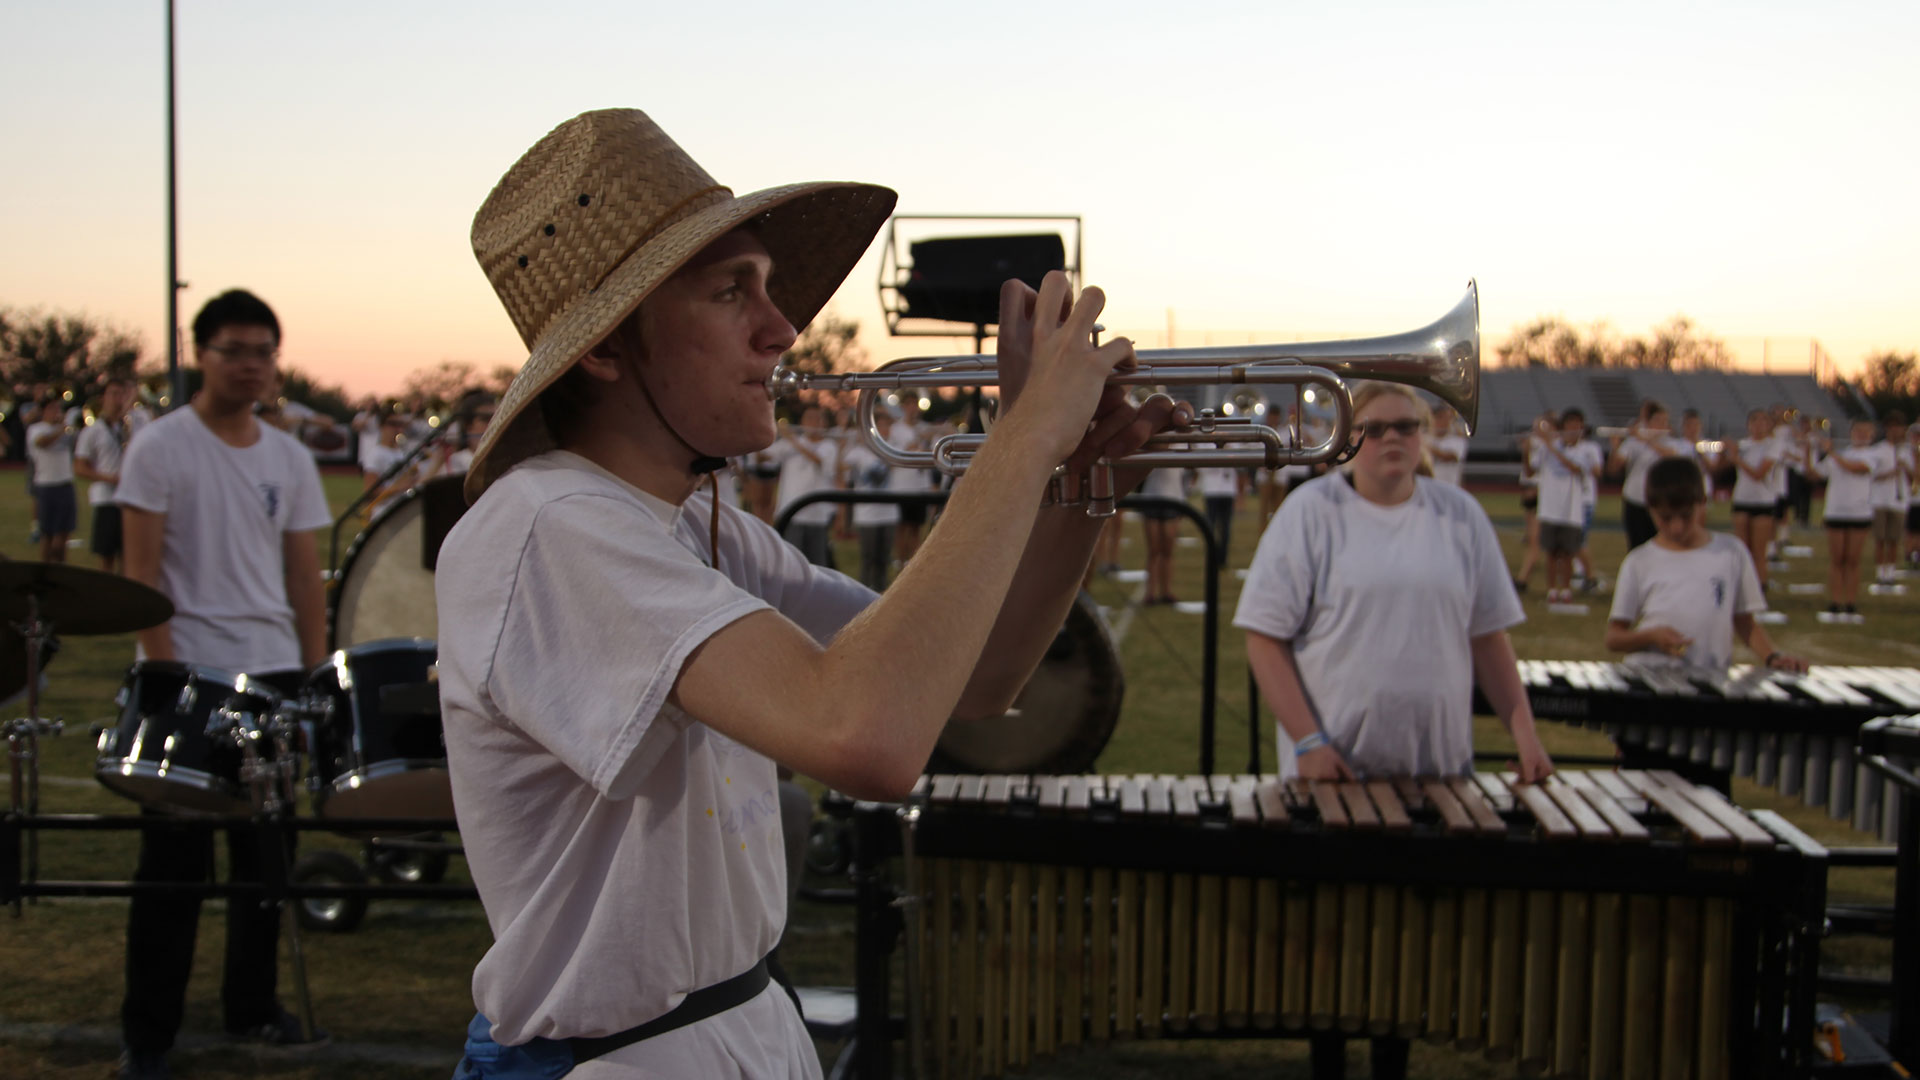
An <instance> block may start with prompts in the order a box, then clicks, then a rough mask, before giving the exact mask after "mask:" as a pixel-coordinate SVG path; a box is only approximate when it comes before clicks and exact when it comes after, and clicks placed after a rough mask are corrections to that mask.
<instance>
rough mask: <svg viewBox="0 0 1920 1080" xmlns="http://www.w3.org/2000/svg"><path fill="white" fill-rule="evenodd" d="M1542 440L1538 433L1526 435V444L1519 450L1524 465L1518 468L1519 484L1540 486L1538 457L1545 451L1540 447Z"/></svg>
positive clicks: (1531, 486) (1526, 486) (1532, 486)
mask: <svg viewBox="0 0 1920 1080" xmlns="http://www.w3.org/2000/svg"><path fill="white" fill-rule="evenodd" d="M1542 445H1543V440H1542V439H1541V438H1540V436H1538V435H1529V436H1527V444H1526V447H1525V448H1524V449H1522V450H1521V451H1520V455H1521V458H1522V459H1523V460H1524V462H1525V464H1526V467H1525V468H1523V469H1521V470H1520V486H1521V487H1523V488H1538V487H1539V486H1540V458H1541V456H1542V455H1544V454H1545V453H1546V451H1545V450H1543V449H1541V446H1542Z"/></svg>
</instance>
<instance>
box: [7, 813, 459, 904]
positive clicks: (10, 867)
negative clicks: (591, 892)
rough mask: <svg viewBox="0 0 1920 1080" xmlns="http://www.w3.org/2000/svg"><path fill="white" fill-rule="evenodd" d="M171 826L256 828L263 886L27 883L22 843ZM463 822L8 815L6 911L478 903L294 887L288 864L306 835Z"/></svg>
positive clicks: (446, 893) (412, 890)
mask: <svg viewBox="0 0 1920 1080" xmlns="http://www.w3.org/2000/svg"><path fill="white" fill-rule="evenodd" d="M160 826H164V827H166V828H187V829H199V830H214V829H230V828H234V827H236V826H246V827H251V828H252V829H253V830H254V831H255V835H256V836H257V837H258V839H259V844H260V850H261V851H262V852H263V853H266V854H267V857H265V858H263V859H262V860H261V880H259V881H241V882H233V881H227V882H220V881H90V880H76V881H58V880H54V881H37V880H23V878H22V875H21V872H20V864H21V856H22V848H23V845H22V839H23V836H24V834H25V833H26V832H27V831H28V830H33V831H36V832H38V831H105V832H112V831H137V830H140V829H147V828H154V827H160ZM456 828H457V825H456V823H455V822H452V821H443V820H438V819H429V818H353V819H344V818H296V817H286V816H273V815H257V816H254V817H251V818H240V817H167V816H161V815H153V814H6V815H0V904H14V905H16V911H17V910H18V908H17V905H18V904H19V903H20V901H21V900H22V899H23V898H34V897H42V896H134V895H142V894H154V893H192V894H194V895H197V896H200V897H203V898H204V897H213V896H223V897H226V896H263V897H264V898H266V899H267V900H270V901H287V900H310V899H311V900H319V899H340V898H352V899H364V900H477V899H479V897H480V894H479V892H478V891H477V890H476V889H475V888H474V887H473V886H471V885H440V884H435V885H427V884H414V885H399V884H392V885H390V884H377V883H372V882H368V883H365V884H358V885H348V884H318V883H308V884H294V883H293V881H292V880H291V877H292V873H293V865H292V862H291V860H289V859H288V858H287V857H286V853H287V852H289V851H291V850H292V840H293V838H294V836H295V835H297V834H299V833H302V832H328V833H344V834H350V835H351V834H360V833H367V832H379V833H390V834H395V835H400V834H406V833H417V832H427V831H446V832H452V831H454V830H455V829H456Z"/></svg>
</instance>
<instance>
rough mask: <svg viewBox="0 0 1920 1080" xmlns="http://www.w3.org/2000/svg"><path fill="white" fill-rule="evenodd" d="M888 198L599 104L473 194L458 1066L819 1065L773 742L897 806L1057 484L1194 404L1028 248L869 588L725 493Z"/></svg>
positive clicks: (462, 542)
mask: <svg viewBox="0 0 1920 1080" xmlns="http://www.w3.org/2000/svg"><path fill="white" fill-rule="evenodd" d="M893 205H894V194H893V192H891V191H888V190H886V189H885V188H879V187H875V186H872V185H866V184H852V183H838V182H824V183H812V184H791V185H787V186H783V187H778V188H768V189H765V190H761V191H756V192H751V193H748V194H744V195H738V196H736V195H735V194H734V193H733V192H732V191H731V190H730V189H728V188H726V187H724V186H721V185H720V184H718V183H717V182H716V181H715V180H714V178H713V177H712V176H710V175H709V174H708V173H707V172H706V171H705V170H704V169H702V168H700V166H699V164H698V163H697V162H695V161H694V160H693V159H692V158H691V157H689V156H688V155H687V154H686V153H685V152H684V151H683V150H681V149H680V147H679V146H678V145H676V144H675V143H674V142H673V140H672V139H671V138H669V137H668V136H667V134H666V133H665V132H664V131H661V130H660V128H659V127H658V126H657V125H655V124H654V123H653V121H652V120H651V119H649V118H648V117H647V116H646V115H645V114H644V113H641V112H639V111H638V110H633V109H604V110H596V111H593V112H588V113H583V114H581V115H580V116H578V117H575V118H574V119H572V120H569V121H567V122H566V123H564V124H561V125H560V126H559V127H557V128H555V129H554V130H553V131H552V132H551V133H549V134H548V135H546V136H544V137H543V138H542V139H541V140H540V141H539V142H538V143H537V144H536V145H535V146H534V147H533V149H531V150H529V151H528V152H527V153H526V154H525V155H524V156H522V158H521V159H520V160H519V162H517V163H516V164H515V165H514V166H513V167H512V168H511V169H510V170H509V171H508V172H507V174H506V175H505V176H504V177H502V178H501V181H500V183H499V184H498V185H497V186H496V187H495V188H494V189H493V193H492V194H491V195H490V196H489V197H488V199H487V201H486V203H485V204H484V205H483V206H482V207H481V208H480V212H479V213H478V214H477V215H476V216H475V218H474V226H473V247H474V254H475V256H476V257H477V258H478V259H479V261H480V264H481V266H482V268H483V269H484V270H485V271H486V273H487V277H488V280H489V281H490V283H491V284H492V285H493V286H494V289H495V291H496V292H497V293H498V295H499V297H500V300H501V303H502V306H503V307H504V308H505V309H506V313H507V314H508V315H509V316H510V317H511V318H512V320H513V322H514V326H515V328H516V329H517V330H518V331H519V333H520V336H521V339H522V341H523V342H524V343H525V345H526V347H527V349H528V359H527V361H526V363H525V364H524V365H523V366H522V367H521V369H520V372H519V374H518V375H516V376H515V377H514V380H513V383H512V385H511V386H509V387H508V389H507V392H506V395H505V396H504V397H503V398H502V399H501V402H500V405H499V409H498V415H497V416H496V417H495V419H494V422H493V424H492V425H491V426H490V427H489V428H488V431H487V436H486V438H485V439H484V440H483V441H482V442H481V444H480V447H479V448H478V450H476V451H475V453H474V458H473V463H472V467H471V468H470V469H469V470H468V472H467V478H466V481H465V492H466V494H467V496H468V498H469V500H471V501H472V502H473V506H472V508H471V509H470V510H468V512H467V513H466V515H465V516H463V517H462V518H461V519H460V522H459V524H458V525H456V526H455V527H454V529H453V531H452V532H451V533H450V534H449V535H448V536H447V541H446V545H445V546H444V547H443V548H442V549H441V553H440V560H439V573H438V578H437V588H436V590H435V596H436V601H437V603H438V605H439V613H440V637H439V654H438V655H439V685H440V700H441V715H442V717H443V720H444V723H445V730H446V743H447V758H448V763H449V774H450V775H451V776H452V778H453V781H452V782H453V799H454V809H455V811H456V814H457V816H458V817H459V822H460V833H461V836H462V838H463V839H464V840H465V841H466V850H467V853H468V866H469V869H470V870H471V872H472V875H473V882H474V885H475V887H476V888H477V889H478V890H479V893H480V900H481V903H482V905H483V906H484V908H485V910H486V914H487V919H488V923H489V925H490V927H491V929H492V932H493V943H492V945H491V947H490V948H489V949H488V951H487V954H486V956H485V957H484V958H483V959H482V960H481V961H480V964H479V966H478V967H477V968H476V969H475V972H474V978H473V994H474V1001H475V1004H476V1006H477V1007H478V1008H479V1010H480V1013H481V1015H479V1016H476V1017H475V1019H474V1021H473V1022H472V1023H471V1024H470V1025H469V1027H468V1054H467V1059H466V1060H465V1061H464V1062H463V1063H462V1065H461V1067H460V1071H459V1073H458V1074H457V1075H460V1076H463V1077H487V1076H502V1075H513V1076H524V1075H529V1073H527V1072H526V1071H523V1070H524V1069H525V1068H538V1069H540V1070H541V1071H540V1072H539V1073H538V1074H537V1075H542V1076H549V1077H552V1076H561V1075H565V1074H567V1073H568V1072H569V1071H570V1070H577V1072H576V1073H575V1076H576V1078H577V1080H588V1078H589V1077H592V1078H593V1080H643V1078H651V1077H701V1078H705V1077H717V1076H728V1077H734V1076H737V1077H751V1078H754V1080H772V1078H779V1080H807V1078H812V1080H817V1078H818V1077H819V1075H820V1065H819V1058H818V1056H817V1054H816V1052H815V1050H814V1047H813V1044H812V1042H811V1040H809V1038H808V1037H807V1032H806V1028H805V1026H804V1025H803V1024H802V1022H801V1020H800V1016H799V1014H798V1013H797V1011H796V1010H795V1008H794V1006H793V1005H792V1004H791V1003H790V1002H789V1001H788V999H787V996H786V995H785V994H784V993H782V992H781V991H780V990H779V989H777V988H772V987H770V985H769V982H768V980H769V976H770V972H769V970H768V965H767V964H766V963H765V961H764V958H765V957H766V955H767V953H768V952H769V951H770V950H771V949H772V948H773V945H774V944H775V942H776V941H777V940H778V938H779V935H780V931H781V928H782V927H783V926H784V924H785V922H786V914H787V881H786V871H785V858H784V847H785V845H784V838H783V836H782V834H781V815H780V808H779V803H778V796H777V793H776V791H777V789H776V781H775V776H776V772H775V766H776V762H777V763H779V764H780V765H784V766H787V767H789V768H791V769H793V770H794V771H795V772H798V773H802V774H805V775H808V776H811V777H813V778H815V779H816V780H819V781H820V782H821V783H822V784H824V785H826V786H829V787H833V788H836V789H838V790H840V791H844V792H847V793H848V794H850V795H853V796H855V797H857V798H863V799H880V800H899V799H901V798H903V797H904V796H905V795H906V794H907V793H908V792H909V791H910V790H911V789H912V787H913V784H914V781H915V779H916V778H917V777H918V775H919V774H920V772H921V770H922V769H924V768H925V767H926V762H927V758H928V755H929V754H930V753H931V752H932V750H933V747H934V743H935V741H936V740H937V739H938V738H939V735H940V732H941V731H942V729H943V728H944V727H945V726H946V723H947V721H948V719H949V718H950V717H952V716H955V715H962V716H972V717H977V716H1000V715H1003V714H1004V713H1005V712H1006V710H1007V708H1008V706H1009V704H1010V703H1011V702H1012V701H1013V700H1014V698H1015V697H1016V696H1017V694H1018V693H1019V691H1020V689H1021V687H1022V686H1023V685H1024V684H1025V682H1026V681H1027V678H1028V676H1029V675H1030V674H1031V672H1032V671H1033V670H1034V668H1035V666H1036V665H1037V664H1038V663H1039V661H1040V659H1041V657H1042V656H1043V655H1044V654H1045V652H1046V649H1047V648H1048V646H1050V645H1051V644H1052V641H1053V638H1054V635H1055V633H1056V632H1057V630H1058V628H1059V626H1060V624H1061V620H1062V619H1063V618H1064V617H1065V613H1066V611H1067V610H1068V607H1069V606H1070V605H1071V604H1072V602H1073V598H1074V596H1075V594H1076V593H1077V591H1078V588H1079V583H1080V580H1081V577H1082V575H1083V574H1084V573H1085V570H1086V565H1087V560H1088V558H1089V557H1090V556H1091V554H1092V550H1093V541H1094V537H1095V536H1096V535H1097V534H1098V532H1099V529H1100V521H1099V520H1098V519H1093V518H1089V517H1088V516H1087V515H1086V514H1085V512H1084V511H1083V510H1082V509H1081V508H1075V507H1068V506H1058V505H1056V506H1046V507H1043V506H1041V499H1042V496H1043V494H1044V492H1045V490H1046V488H1047V485H1048V481H1049V480H1050V478H1051V476H1052V474H1053V471H1054V470H1055V469H1056V468H1057V467H1059V466H1060V465H1061V464H1062V463H1063V462H1066V463H1068V466H1069V468H1071V469H1078V468H1081V467H1083V465H1084V464H1085V463H1090V462H1091V461H1092V460H1093V459H1094V457H1095V456H1096V455H1098V454H1100V453H1102V452H1103V447H1105V448H1106V449H1110V450H1113V451H1117V452H1115V453H1114V454H1113V456H1116V457H1117V456H1120V455H1121V454H1124V453H1126V452H1129V451H1132V450H1134V449H1137V448H1138V447H1139V446H1140V445H1142V443H1143V442H1144V440H1145V439H1146V438H1147V437H1149V436H1151V435H1152V434H1154V433H1155V432H1157V431H1159V430H1161V429H1163V428H1165V427H1166V426H1168V424H1169V422H1170V421H1174V420H1175V418H1179V419H1178V426H1186V424H1187V423H1189V422H1190V420H1189V418H1190V416H1191V409H1190V407H1184V406H1178V405H1176V404H1175V403H1174V402H1173V401H1172V400H1171V399H1169V398H1167V397H1165V396H1164V395H1159V396H1156V397H1153V398H1149V399H1148V401H1147V402H1146V403H1144V404H1142V405H1141V406H1139V407H1138V408H1137V409H1136V408H1135V407H1134V406H1133V405H1132V404H1131V403H1130V402H1129V401H1127V400H1126V399H1125V397H1124V396H1123V395H1121V394H1109V393H1107V392H1106V390H1107V379H1108V377H1109V376H1110V375H1111V373H1112V371H1113V369H1114V367H1115V366H1116V365H1119V364H1122V363H1124V362H1126V361H1128V360H1129V359H1131V357H1132V355H1133V348H1132V345H1131V343H1129V342H1127V341H1126V340H1125V339H1124V338H1115V339H1111V340H1109V341H1107V342H1106V343H1104V344H1101V345H1098V346H1096V345H1094V344H1092V341H1091V335H1092V332H1093V326H1094V320H1095V318H1096V317H1097V316H1098V315H1099V312H1100V309H1101V306H1102V303H1103V297H1102V296H1101V293H1100V292H1099V290H1097V289H1088V290H1086V291H1085V292H1082V293H1078V294H1077V296H1076V294H1075V292H1074V290H1073V287H1072V286H1071V285H1070V284H1069V283H1068V281H1067V277H1066V275H1065V274H1063V273H1060V272H1058V271H1055V272H1053V273H1050V274H1048V275H1047V276H1046V277H1045V279H1044V280H1043V281H1042V283H1041V287H1040V289H1039V291H1038V294H1037V295H1036V293H1035V291H1034V290H1033V289H1030V288H1028V287H1027V286H1025V285H1024V284H1022V283H1020V282H1018V281H1011V282H1008V283H1007V284H1006V285H1004V286H1003V287H1002V289H1001V294H1000V295H1001V300H1002V303H1001V308H1000V313H1001V314H1000V320H999V323H1000V336H999V342H998V349H999V353H998V360H997V363H998V367H999V371H1000V373H1001V379H1002V382H1001V386H1002V402H1003V410H1002V415H1001V418H1000V420H999V422H998V423H997V424H995V425H994V429H993V432H992V434H991V436H990V437H989V438H988V439H987V441H986V443H985V445H984V446H983V447H982V448H981V449H980V452H979V453H978V454H976V455H975V456H974V457H973V459H972V461H971V463H970V465H969V468H968V472H967V479H966V482H965V483H963V484H960V485H957V486H956V487H955V489H954V491H953V496H952V498H951V500H950V501H949V502H948V504H947V509H946V510H945V512H944V513H943V514H942V515H941V519H940V525H939V527H938V528H936V529H935V530H933V533H932V535H930V536H929V537H928V538H927V543H926V545H925V546H924V547H922V548H921V550H920V552H919V553H918V554H917V555H916V556H915V557H914V560H913V562H912V564H911V565H909V566H908V567H907V569H906V570H905V571H904V572H903V573H902V574H901V575H900V576H899V577H898V578H896V579H895V580H894V582H893V584H892V586H891V587H890V588H889V589H888V590H887V592H886V593H885V594H883V595H881V596H878V597H876V596H875V595H874V594H873V592H872V591H871V590H869V589H867V588H866V587H865V586H862V585H861V584H860V583H858V582H856V581H853V580H851V579H850V578H847V577H846V576H845V575H842V574H838V573H835V572H833V571H831V570H826V569H822V568H820V567H818V566H815V565H813V564H810V563H809V562H807V561H806V560H805V559H804V558H802V557H801V555H800V553H799V552H797V551H795V550H794V549H793V547H792V546H791V545H789V544H787V543H785V542H784V541H782V540H781V539H780V538H779V537H778V536H776V535H775V534H774V533H773V530H772V529H771V528H769V527H768V526H767V525H766V524H765V523H764V522H761V521H760V520H759V519H757V518H754V517H751V516H749V515H748V514H745V513H743V512H740V511H738V510H737V509H736V508H733V507H730V506H727V505H726V500H724V499H722V498H720V497H718V495H717V494H716V493H715V492H714V490H713V489H712V488H711V487H709V484H710V483H711V480H710V477H711V474H712V472H713V470H714V469H716V468H719V467H720V466H722V465H723V464H724V463H725V461H726V460H727V459H728V458H735V457H740V456H743V455H749V454H753V453H756V452H758V451H760V450H762V449H764V448H765V447H767V446H768V445H770V444H771V443H772V442H773V441H774V437H775V434H776V427H775V423H774V411H773V404H772V402H771V400H770V399H769V396H768V393H767V390H768V384H769V380H770V379H771V378H772V377H773V374H774V372H775V370H776V369H777V367H778V365H779V363H780V358H781V356H782V355H783V354H785V353H786V352H787V351H788V350H789V349H790V348H791V347H792V345H793V342H794V339H795V338H796V336H797V330H796V328H797V327H800V326H804V325H805V324H806V323H807V322H808V321H810V320H811V319H812V318H813V317H814V315H815V314H817V313H818V312H819V311H820V310H821V309H822V308H823V307H824V306H825V305H826V303H827V300H828V298H829V297H831V296H832V295H833V293H834V290H835V289H837V288H838V287H839V286H840V284H841V282H842V281H843V280H844V279H845V278H846V276H847V274H848V272H849V271H850V270H851V269H852V267H853V266H854V264H855V263H856V262H857V261H858V260H859V259H860V257H861V255H862V254H863V253H864V252H865V251H866V249H867V247H868V245H869V244H870V243H871V242H872V240H873V238H874V236H875V235H876V234H877V233H878V232H879V229H880V227H881V226H882V225H883V224H885V223H886V221H887V218H888V217H889V215H890V214H891V212H892V210H893ZM1108 440H1117V442H1118V446H1111V447H1108V446H1107V445H1106V444H1107V443H1108ZM1139 479H1140V476H1139V470H1137V469H1127V470H1125V471H1123V472H1122V473H1121V474H1120V475H1119V476H1117V477H1116V483H1115V487H1116V490H1117V491H1120V492H1127V491H1131V490H1132V488H1133V485H1134V484H1136V483H1137V482H1138V480H1139ZM830 509H831V508H829V510H830ZM929 612H934V613H937V617H933V618H930V617H929V614H928V613H929ZM902 671H910V672H912V677H911V678H905V679H903V678H901V677H900V673H901V672H902ZM1522 700H1524V695H1523V697H1522Z"/></svg>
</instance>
